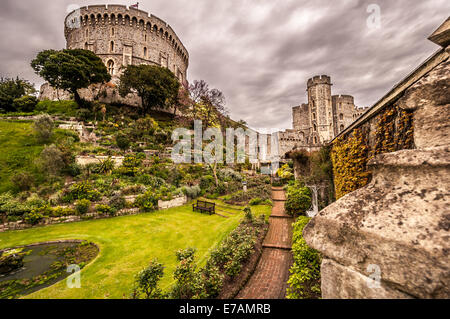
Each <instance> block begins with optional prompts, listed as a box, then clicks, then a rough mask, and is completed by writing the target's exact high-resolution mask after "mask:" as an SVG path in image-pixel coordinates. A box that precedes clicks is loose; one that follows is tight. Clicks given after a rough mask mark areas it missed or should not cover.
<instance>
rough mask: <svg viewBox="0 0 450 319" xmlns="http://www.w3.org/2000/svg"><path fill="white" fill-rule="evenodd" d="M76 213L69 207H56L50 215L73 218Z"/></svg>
mask: <svg viewBox="0 0 450 319" xmlns="http://www.w3.org/2000/svg"><path fill="white" fill-rule="evenodd" d="M75 214H76V212H75V210H74V209H72V208H69V207H54V208H53V209H52V211H51V213H50V216H51V217H63V216H73V215H75Z"/></svg>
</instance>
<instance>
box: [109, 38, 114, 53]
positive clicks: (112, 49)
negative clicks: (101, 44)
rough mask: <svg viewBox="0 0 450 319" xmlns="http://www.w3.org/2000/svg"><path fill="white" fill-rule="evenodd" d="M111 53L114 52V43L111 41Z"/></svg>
mask: <svg viewBox="0 0 450 319" xmlns="http://www.w3.org/2000/svg"><path fill="white" fill-rule="evenodd" d="M109 51H110V52H114V41H111V43H110V45H109Z"/></svg>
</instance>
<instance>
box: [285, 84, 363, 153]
mask: <svg viewBox="0 0 450 319" xmlns="http://www.w3.org/2000/svg"><path fill="white" fill-rule="evenodd" d="M331 86H332V83H331V78H330V77H329V76H328V75H321V76H314V77H312V78H310V79H309V80H308V82H307V96H308V103H303V104H301V105H298V106H294V107H293V108H292V120H293V121H292V127H293V129H288V130H285V131H284V132H278V133H277V134H278V147H279V154H280V155H281V156H283V155H284V154H286V153H288V152H289V151H291V150H293V149H295V148H296V149H306V150H308V151H312V150H317V149H319V148H320V147H321V146H322V145H324V144H326V143H327V142H330V141H331V140H332V139H333V138H334V137H335V136H336V135H338V134H339V133H340V132H341V131H343V130H344V129H345V128H346V127H347V126H349V125H350V124H351V123H352V122H353V121H355V120H356V119H357V118H358V117H359V116H360V115H362V114H363V113H364V112H365V111H366V110H367V109H368V107H363V108H360V107H356V106H355V103H354V99H353V96H350V95H331Z"/></svg>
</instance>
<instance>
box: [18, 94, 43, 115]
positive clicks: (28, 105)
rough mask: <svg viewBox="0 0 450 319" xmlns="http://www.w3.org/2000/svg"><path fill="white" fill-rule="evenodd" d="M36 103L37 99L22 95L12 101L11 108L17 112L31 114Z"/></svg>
mask: <svg viewBox="0 0 450 319" xmlns="http://www.w3.org/2000/svg"><path fill="white" fill-rule="evenodd" d="M37 103H38V99H37V98H36V97H35V96H33V95H24V96H22V97H20V98H17V99H14V101H13V106H14V108H15V109H16V110H18V111H19V112H33V111H34V109H35V108H36V105H37Z"/></svg>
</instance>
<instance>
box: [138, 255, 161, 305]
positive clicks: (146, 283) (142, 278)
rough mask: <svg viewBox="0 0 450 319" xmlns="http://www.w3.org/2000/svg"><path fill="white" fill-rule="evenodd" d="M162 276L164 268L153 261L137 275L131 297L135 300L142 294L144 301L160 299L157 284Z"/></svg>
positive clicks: (159, 290)
mask: <svg viewBox="0 0 450 319" xmlns="http://www.w3.org/2000/svg"><path fill="white" fill-rule="evenodd" d="M163 275H164V266H163V265H162V264H161V263H159V262H158V261H157V260H156V259H154V260H153V261H151V262H150V265H149V266H148V267H147V268H144V269H143V270H141V271H140V272H139V273H138V274H137V276H136V279H135V286H136V287H135V289H134V292H133V296H134V297H135V298H136V297H138V296H140V295H141V294H144V296H145V298H146V299H159V298H161V297H162V292H161V289H160V288H159V287H158V283H159V281H160V280H161V278H162V277H163Z"/></svg>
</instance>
